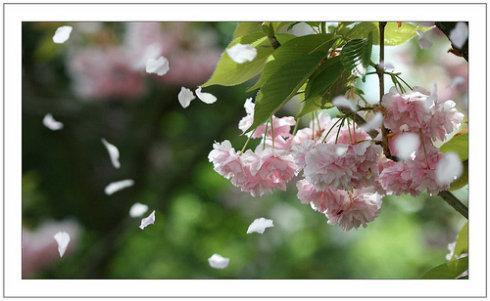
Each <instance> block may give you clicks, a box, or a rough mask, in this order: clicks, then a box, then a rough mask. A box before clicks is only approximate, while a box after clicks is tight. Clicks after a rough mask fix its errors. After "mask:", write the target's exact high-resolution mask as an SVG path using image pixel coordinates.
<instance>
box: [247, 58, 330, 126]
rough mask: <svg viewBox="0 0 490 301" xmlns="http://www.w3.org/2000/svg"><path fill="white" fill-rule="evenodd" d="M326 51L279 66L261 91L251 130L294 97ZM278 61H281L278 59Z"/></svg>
mask: <svg viewBox="0 0 490 301" xmlns="http://www.w3.org/2000/svg"><path fill="white" fill-rule="evenodd" d="M325 56H326V52H325V51H316V52H314V53H311V54H309V55H303V56H301V57H299V58H297V59H294V60H288V61H286V63H284V64H280V65H278V68H277V69H276V71H275V72H274V73H273V74H271V76H270V78H268V80H267V81H266V82H265V84H264V85H263V87H262V88H261V89H260V91H259V93H258V94H257V97H256V100H255V111H254V122H253V124H252V126H251V128H250V130H253V129H255V128H256V127H257V126H258V125H260V124H262V123H264V122H265V121H267V119H268V118H269V117H270V116H271V115H272V114H274V112H276V111H277V110H278V109H279V108H281V107H282V106H283V105H284V104H285V103H286V102H287V101H288V100H290V99H291V97H293V96H294V95H295V94H296V92H297V91H298V90H299V88H301V86H302V85H303V84H304V83H305V82H306V80H307V79H308V78H309V77H310V75H311V74H312V73H313V72H314V71H315V69H316V68H318V66H319V64H320V61H321V59H322V58H324V57H325ZM276 61H280V59H279V58H276Z"/></svg>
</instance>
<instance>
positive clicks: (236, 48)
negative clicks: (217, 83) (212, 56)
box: [226, 43, 257, 64]
mask: <svg viewBox="0 0 490 301" xmlns="http://www.w3.org/2000/svg"><path fill="white" fill-rule="evenodd" d="M226 53H227V54H228V55H229V56H230V58H231V59H232V60H233V61H234V62H235V63H237V64H243V63H246V62H251V61H253V60H254V59H255V57H256V56H257V49H255V48H254V47H253V46H251V45H248V44H246V45H244V44H240V43H238V44H235V45H233V46H232V47H230V48H228V49H226Z"/></svg>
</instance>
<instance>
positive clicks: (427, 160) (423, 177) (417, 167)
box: [408, 145, 449, 194]
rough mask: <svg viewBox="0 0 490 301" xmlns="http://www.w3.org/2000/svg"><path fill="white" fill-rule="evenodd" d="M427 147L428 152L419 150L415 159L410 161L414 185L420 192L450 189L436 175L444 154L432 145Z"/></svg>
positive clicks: (435, 192) (431, 192) (432, 192)
mask: <svg viewBox="0 0 490 301" xmlns="http://www.w3.org/2000/svg"><path fill="white" fill-rule="evenodd" d="M425 147H426V151H427V154H424V152H423V151H422V150H419V152H418V154H417V157H416V158H415V160H413V161H409V162H408V165H409V167H410V170H411V172H412V177H413V185H414V186H415V187H416V189H417V191H418V192H419V193H420V192H423V191H426V192H427V193H429V194H438V193H439V192H441V191H443V190H447V189H449V185H447V184H441V183H439V181H437V176H436V169H437V165H438V163H439V161H440V160H441V159H442V158H443V154H442V153H441V152H440V151H439V150H438V149H437V148H435V147H434V146H432V145H426V146H425Z"/></svg>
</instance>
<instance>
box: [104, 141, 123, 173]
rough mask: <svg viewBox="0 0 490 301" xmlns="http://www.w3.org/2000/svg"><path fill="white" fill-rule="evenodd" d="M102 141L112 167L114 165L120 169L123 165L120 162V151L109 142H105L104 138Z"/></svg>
mask: <svg viewBox="0 0 490 301" xmlns="http://www.w3.org/2000/svg"><path fill="white" fill-rule="evenodd" d="M101 141H102V143H103V144H104V146H105V148H106V149H107V152H108V153H109V157H110V158H111V162H112V165H114V167H115V168H120V167H121V163H120V162H119V150H118V149H117V147H116V146H115V145H113V144H110V143H109V142H107V140H105V139H104V138H102V139H101Z"/></svg>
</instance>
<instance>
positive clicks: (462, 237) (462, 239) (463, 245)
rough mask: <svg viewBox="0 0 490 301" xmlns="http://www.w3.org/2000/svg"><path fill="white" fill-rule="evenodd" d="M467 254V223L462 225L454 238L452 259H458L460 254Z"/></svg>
mask: <svg viewBox="0 0 490 301" xmlns="http://www.w3.org/2000/svg"><path fill="white" fill-rule="evenodd" d="M465 253H466V254H467V253H468V223H466V224H464V226H463V228H461V230H460V231H459V233H458V237H456V246H455V247H454V255H453V259H454V258H458V257H459V256H461V254H465Z"/></svg>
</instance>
